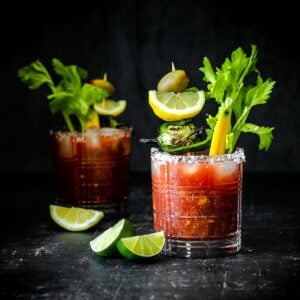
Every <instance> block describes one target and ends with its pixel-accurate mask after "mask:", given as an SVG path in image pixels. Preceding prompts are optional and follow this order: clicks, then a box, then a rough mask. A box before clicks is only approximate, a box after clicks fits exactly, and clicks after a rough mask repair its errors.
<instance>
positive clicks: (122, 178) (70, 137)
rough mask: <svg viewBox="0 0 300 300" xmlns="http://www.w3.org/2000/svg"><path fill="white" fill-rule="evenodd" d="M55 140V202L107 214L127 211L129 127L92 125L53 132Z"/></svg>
mask: <svg viewBox="0 0 300 300" xmlns="http://www.w3.org/2000/svg"><path fill="white" fill-rule="evenodd" d="M50 134H51V137H52V142H53V156H54V169H55V179H56V187H57V189H56V190H57V192H56V204H60V205H65V206H78V207H90V208H96V209H100V210H103V211H104V214H105V215H106V216H113V215H123V214H125V213H126V207H127V200H128V181H129V155H130V145H131V129H130V128H122V129H116V128H91V129H89V130H88V131H87V132H85V133H81V132H74V133H70V132H63V131H52V132H50Z"/></svg>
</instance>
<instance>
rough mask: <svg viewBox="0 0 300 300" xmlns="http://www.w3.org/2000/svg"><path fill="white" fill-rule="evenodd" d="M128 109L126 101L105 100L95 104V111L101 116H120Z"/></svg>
mask: <svg viewBox="0 0 300 300" xmlns="http://www.w3.org/2000/svg"><path fill="white" fill-rule="evenodd" d="M125 108H126V100H119V101H113V100H108V99H104V100H102V101H101V102H99V103H97V104H94V109H95V111H96V112H97V113H99V114H100V115H105V116H113V117H117V116H119V115H120V114H121V113H122V112H123V111H124V110H125Z"/></svg>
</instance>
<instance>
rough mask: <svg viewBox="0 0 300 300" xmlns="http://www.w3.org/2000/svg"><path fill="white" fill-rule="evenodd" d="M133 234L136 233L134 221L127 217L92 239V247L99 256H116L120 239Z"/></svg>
mask: <svg viewBox="0 0 300 300" xmlns="http://www.w3.org/2000/svg"><path fill="white" fill-rule="evenodd" d="M133 235H135V229H134V227H133V225H132V223H131V222H130V221H129V220H127V219H122V220H120V221H119V222H118V223H116V224H115V225H114V226H112V227H109V228H108V229H107V230H105V231H104V232H103V233H102V234H100V235H99V236H97V237H96V238H95V239H93V240H92V241H90V247H91V249H92V250H93V252H95V253H96V254H97V255H99V256H103V257H109V256H115V255H116V254H118V249H117V243H118V241H119V240H120V239H121V238H125V237H129V236H133Z"/></svg>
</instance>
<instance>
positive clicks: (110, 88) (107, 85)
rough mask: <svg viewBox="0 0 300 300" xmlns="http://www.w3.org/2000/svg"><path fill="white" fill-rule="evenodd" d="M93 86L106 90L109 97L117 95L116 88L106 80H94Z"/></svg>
mask: <svg viewBox="0 0 300 300" xmlns="http://www.w3.org/2000/svg"><path fill="white" fill-rule="evenodd" d="M91 84H93V85H95V86H97V87H99V88H102V89H104V90H106V91H107V92H108V96H112V95H113V94H114V93H115V87H114V86H113V84H112V83H110V82H109V81H107V80H106V79H92V80H91Z"/></svg>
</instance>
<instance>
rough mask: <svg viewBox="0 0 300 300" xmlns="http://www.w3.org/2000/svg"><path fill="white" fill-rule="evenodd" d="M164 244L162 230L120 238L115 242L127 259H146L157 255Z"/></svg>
mask: <svg viewBox="0 0 300 300" xmlns="http://www.w3.org/2000/svg"><path fill="white" fill-rule="evenodd" d="M164 245H165V235H164V232H163V231H159V232H154V233H150V234H145V235H140V236H138V235H137V236H133V237H128V238H122V239H120V241H119V242H118V244H117V247H118V250H119V252H120V253H121V254H122V256H124V257H125V258H127V259H130V260H135V259H147V258H152V257H154V256H157V255H158V254H159V253H160V252H161V250H162V249H163V247H164Z"/></svg>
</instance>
